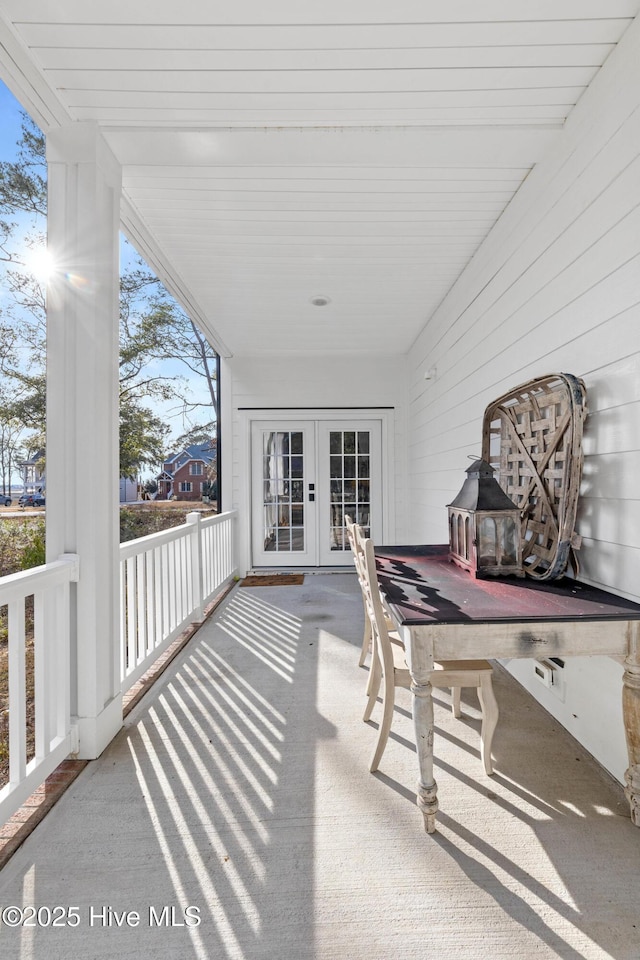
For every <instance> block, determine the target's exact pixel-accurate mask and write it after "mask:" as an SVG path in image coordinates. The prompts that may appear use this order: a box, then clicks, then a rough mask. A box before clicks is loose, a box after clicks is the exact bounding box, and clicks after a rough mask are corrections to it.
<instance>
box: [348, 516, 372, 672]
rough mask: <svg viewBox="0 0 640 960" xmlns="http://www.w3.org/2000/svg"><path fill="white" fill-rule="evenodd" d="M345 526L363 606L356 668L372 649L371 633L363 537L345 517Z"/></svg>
mask: <svg viewBox="0 0 640 960" xmlns="http://www.w3.org/2000/svg"><path fill="white" fill-rule="evenodd" d="M344 522H345V526H346V529H347V539H348V540H349V546H350V547H351V553H352V554H353V564H354V566H355V568H356V575H357V577H358V582H359V584H360V589H361V591H362V602H363V604H364V634H363V637H362V649H361V650H360V659H359V660H358V666H359V667H362V666H363V665H364V662H365V660H366V659H367V654H368V653H369V651H370V650H371V649H372V643H371V639H372V633H371V618H370V617H369V615H368V613H367V607H366V601H365V589H366V585H365V570H364V553H363V550H362V542H363V540H364V537H363V535H362V527H361V526H360V525H359V524H357V523H355V522H354V520H353V519H352V518H351V517H350V516H347V515H345V518H344Z"/></svg>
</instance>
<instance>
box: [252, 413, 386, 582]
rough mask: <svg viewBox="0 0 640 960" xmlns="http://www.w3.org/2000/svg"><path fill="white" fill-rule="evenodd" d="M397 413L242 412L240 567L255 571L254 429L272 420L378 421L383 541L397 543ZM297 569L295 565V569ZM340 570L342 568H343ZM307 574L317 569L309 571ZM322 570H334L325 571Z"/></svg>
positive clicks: (309, 568) (310, 568)
mask: <svg viewBox="0 0 640 960" xmlns="http://www.w3.org/2000/svg"><path fill="white" fill-rule="evenodd" d="M395 415H396V410H395V408H394V407H339V408H336V407H245V408H239V409H238V430H239V446H238V453H239V457H238V478H239V490H238V507H239V514H240V515H239V525H238V526H239V529H238V541H237V542H238V546H239V554H240V555H239V561H240V563H239V566H240V569H243V570H247V569H250V568H251V567H252V563H253V557H252V546H251V517H252V513H251V426H252V423H254V422H260V421H269V420H296V421H316V420H334V421H349V420H354V421H363V420H377V421H379V423H380V430H381V448H382V463H381V471H382V476H381V483H382V497H381V499H382V503H381V507H382V537H381V540H382V541H383V542H387V543H388V542H390V541H391V540H392V539H393V531H394V530H395V488H396V477H395V474H396V470H395V465H396V460H395V449H394V447H395V443H394V425H395ZM293 566H294V565H293V564H292V567H293ZM337 566H342V567H343V569H344V565H343V564H339V565H337ZM306 569H307V571H309V570H312V569H315V568H313V567H307V568H306ZM322 569H330V568H329V567H325V568H322Z"/></svg>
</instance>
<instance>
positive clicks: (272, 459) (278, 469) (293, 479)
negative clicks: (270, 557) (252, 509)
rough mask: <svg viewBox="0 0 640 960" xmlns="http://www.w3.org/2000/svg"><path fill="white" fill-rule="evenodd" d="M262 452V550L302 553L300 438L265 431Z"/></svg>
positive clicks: (301, 464) (302, 503)
mask: <svg viewBox="0 0 640 960" xmlns="http://www.w3.org/2000/svg"><path fill="white" fill-rule="evenodd" d="M262 450H263V457H262V477H263V501H262V515H263V528H264V549H265V551H268V552H276V553H283V552H286V553H289V552H291V551H297V550H304V549H305V545H304V501H303V497H304V484H303V478H304V448H303V435H302V433H301V432H300V431H296V432H290V431H287V430H273V431H265V433H264V436H263V444H262Z"/></svg>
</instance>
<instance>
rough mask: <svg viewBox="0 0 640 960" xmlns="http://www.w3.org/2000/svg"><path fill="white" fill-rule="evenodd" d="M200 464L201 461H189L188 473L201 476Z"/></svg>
mask: <svg viewBox="0 0 640 960" xmlns="http://www.w3.org/2000/svg"><path fill="white" fill-rule="evenodd" d="M202 466H203V465H202V464H201V463H190V464H189V474H190V475H191V476H192V477H201V476H202Z"/></svg>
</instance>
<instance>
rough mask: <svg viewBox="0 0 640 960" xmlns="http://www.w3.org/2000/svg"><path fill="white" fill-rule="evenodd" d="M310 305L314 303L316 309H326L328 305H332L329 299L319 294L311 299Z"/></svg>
mask: <svg viewBox="0 0 640 960" xmlns="http://www.w3.org/2000/svg"><path fill="white" fill-rule="evenodd" d="M309 303H312V304H313V305H314V307H326V305H327V304H328V303H331V300H330V298H329V297H325V295H324V293H317V294H316V295H315V297H311V299H310V301H309Z"/></svg>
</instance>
